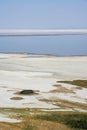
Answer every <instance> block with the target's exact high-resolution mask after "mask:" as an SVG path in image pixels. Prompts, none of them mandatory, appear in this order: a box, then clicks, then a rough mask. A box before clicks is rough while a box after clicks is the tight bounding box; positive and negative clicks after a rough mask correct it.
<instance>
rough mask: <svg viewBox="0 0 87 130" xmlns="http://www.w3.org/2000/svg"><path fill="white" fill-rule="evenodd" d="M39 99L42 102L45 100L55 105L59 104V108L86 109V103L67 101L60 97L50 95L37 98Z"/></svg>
mask: <svg viewBox="0 0 87 130" xmlns="http://www.w3.org/2000/svg"><path fill="white" fill-rule="evenodd" d="M39 100H40V101H43V102H47V103H51V104H54V105H56V106H60V107H61V108H71V109H73V110H74V109H75V108H77V109H83V110H87V104H84V103H78V102H71V101H67V100H63V99H60V98H55V97H52V99H45V98H43V99H39Z"/></svg>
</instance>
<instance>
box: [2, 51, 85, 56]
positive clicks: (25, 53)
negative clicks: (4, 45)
mask: <svg viewBox="0 0 87 130" xmlns="http://www.w3.org/2000/svg"><path fill="white" fill-rule="evenodd" d="M0 54H23V55H39V56H55V57H85V56H87V55H55V54H43V53H41V54H40V53H27V52H0Z"/></svg>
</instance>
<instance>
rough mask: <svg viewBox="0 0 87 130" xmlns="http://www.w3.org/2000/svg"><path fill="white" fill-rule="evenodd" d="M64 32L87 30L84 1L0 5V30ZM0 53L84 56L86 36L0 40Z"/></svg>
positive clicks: (17, 0)
mask: <svg viewBox="0 0 87 130" xmlns="http://www.w3.org/2000/svg"><path fill="white" fill-rule="evenodd" d="M67 28H68V29H69V28H72V29H73V28H77V29H78V28H79V29H80V28H83V29H87V0H1V1H0V29H67ZM20 44H21V47H20ZM60 50H61V51H60ZM3 51H4V52H5V51H6V52H8V51H9V52H11V51H15V52H16V51H20V52H21V51H23V52H24V51H28V52H36V53H57V54H66V55H67V54H71V52H72V54H87V36H64V37H59V36H58V37H54V38H53V37H40V38H36V37H32V38H30V37H28V38H26V37H25V38H2V37H0V52H3Z"/></svg>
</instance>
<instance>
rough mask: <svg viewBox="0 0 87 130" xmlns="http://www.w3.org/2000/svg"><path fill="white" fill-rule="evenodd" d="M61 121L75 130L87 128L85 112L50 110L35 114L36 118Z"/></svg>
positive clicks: (85, 129)
mask: <svg viewBox="0 0 87 130" xmlns="http://www.w3.org/2000/svg"><path fill="white" fill-rule="evenodd" d="M37 118H38V119H41V120H47V121H52V122H58V123H63V124H65V125H67V126H69V127H70V128H73V129H75V130H77V129H79V130H87V113H77V112H52V113H48V114H44V115H37V116H36V119H37Z"/></svg>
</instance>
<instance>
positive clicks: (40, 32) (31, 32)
mask: <svg viewBox="0 0 87 130" xmlns="http://www.w3.org/2000/svg"><path fill="white" fill-rule="evenodd" d="M58 35H87V29H0V36H58Z"/></svg>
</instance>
